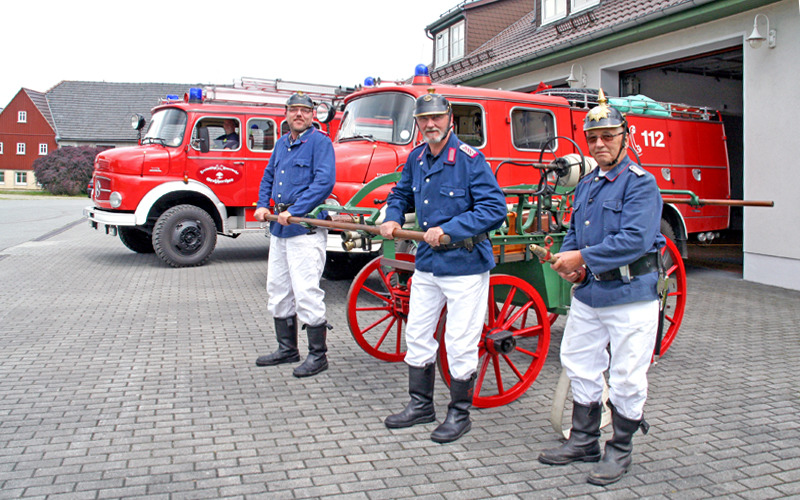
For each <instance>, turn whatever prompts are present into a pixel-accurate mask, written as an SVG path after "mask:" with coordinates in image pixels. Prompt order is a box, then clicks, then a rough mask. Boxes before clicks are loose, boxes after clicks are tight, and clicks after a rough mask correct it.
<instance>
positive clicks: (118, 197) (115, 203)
mask: <svg viewBox="0 0 800 500" xmlns="http://www.w3.org/2000/svg"><path fill="white" fill-rule="evenodd" d="M108 202H109V203H111V206H112V207H114V208H119V206H120V205H122V194H121V193H119V192H118V191H114V192H113V193H111V196H109V197H108Z"/></svg>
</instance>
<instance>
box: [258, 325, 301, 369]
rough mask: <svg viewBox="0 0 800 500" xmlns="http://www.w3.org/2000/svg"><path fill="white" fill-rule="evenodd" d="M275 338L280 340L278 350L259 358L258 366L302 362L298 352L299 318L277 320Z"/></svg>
mask: <svg viewBox="0 0 800 500" xmlns="http://www.w3.org/2000/svg"><path fill="white" fill-rule="evenodd" d="M275 337H276V338H277V339H278V350H277V351H275V352H273V353H272V354H267V355H265V356H259V357H258V359H257V360H256V365H258V366H273V365H280V364H283V363H296V362H297V361H300V353H298V352H297V316H292V317H290V318H275Z"/></svg>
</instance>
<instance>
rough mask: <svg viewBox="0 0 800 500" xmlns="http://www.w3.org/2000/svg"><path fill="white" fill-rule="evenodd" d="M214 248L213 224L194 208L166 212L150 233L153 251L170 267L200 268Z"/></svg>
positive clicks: (175, 208)
mask: <svg viewBox="0 0 800 500" xmlns="http://www.w3.org/2000/svg"><path fill="white" fill-rule="evenodd" d="M216 244H217V228H216V226H215V225H214V220H213V219H212V218H211V216H210V215H208V212H206V211H205V210H203V209H202V208H199V207H196V206H194V205H178V206H175V207H172V208H170V209H169V210H167V211H166V212H164V213H163V214H161V217H159V218H158V221H156V225H155V228H154V229H153V248H155V251H156V254H157V255H158V256H159V257H160V258H161V260H163V261H164V262H166V263H167V264H169V265H170V266H172V267H189V266H202V265H203V264H205V263H206V261H207V260H208V258H209V257H211V252H213V251H214V246H216Z"/></svg>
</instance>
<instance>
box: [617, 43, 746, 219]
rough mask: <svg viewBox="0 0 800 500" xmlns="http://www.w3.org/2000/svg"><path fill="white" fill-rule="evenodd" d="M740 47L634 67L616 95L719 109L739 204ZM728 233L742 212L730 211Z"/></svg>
mask: <svg viewBox="0 0 800 500" xmlns="http://www.w3.org/2000/svg"><path fill="white" fill-rule="evenodd" d="M742 73H743V54H742V46H741V45H738V46H735V47H730V48H727V49H722V50H716V51H713V52H706V53H703V54H698V55H695V56H691V57H685V58H681V59H675V60H672V61H667V62H663V63H658V64H653V65H648V66H643V67H639V68H633V69H630V70H626V71H621V72H620V73H619V78H620V82H619V84H620V85H619V88H620V95H623V96H624V95H637V94H642V95H646V96H647V97H650V98H652V99H655V100H657V101H666V102H678V103H685V104H689V105H693V106H708V107H711V108H714V109H716V110H719V112H720V114H721V115H722V120H723V122H724V124H725V132H726V135H727V138H728V141H727V143H728V163H729V165H730V182H731V186H730V188H731V197H732V198H734V199H742V197H743V193H744V191H743V189H742V168H743V162H744V160H743V128H742V127H743V116H744V111H743V109H744V108H743V100H742ZM730 227H731V229H733V230H739V231H740V230H741V229H742V209H741V208H733V209H731V226H730Z"/></svg>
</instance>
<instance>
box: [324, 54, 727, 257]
mask: <svg viewBox="0 0 800 500" xmlns="http://www.w3.org/2000/svg"><path fill="white" fill-rule="evenodd" d="M370 83H373V84H371V85H368V84H365V85H364V86H363V87H361V88H359V89H357V90H356V92H354V93H352V94H350V95H348V96H347V98H346V99H345V108H344V115H343V117H342V122H341V124H340V127H339V132H338V135H337V137H336V140H335V141H334V149H335V151H336V178H337V183H336V187H335V188H334V198H336V200H337V201H338V202H339V203H340V204H342V205H344V206H353V207H373V208H375V207H380V206H381V205H382V204H383V202H384V201H385V199H386V196H387V195H388V192H389V190H390V189H391V187H392V184H391V183H389V184H384V185H382V186H380V187H377V188H376V189H375V190H374V191H371V193H370V195H369V196H366V197H363V198H362V199H359V200H355V201H349V200H351V198H352V197H353V195H354V194H355V193H356V192H357V191H358V190H359V189H361V188H362V187H363V186H364V185H365V184H366V183H369V182H370V181H374V180H375V179H376V178H378V177H380V176H384V175H386V174H389V173H392V172H397V171H399V170H400V169H402V167H403V162H404V161H405V160H406V158H407V157H408V154H409V152H410V151H411V149H412V148H413V147H414V146H415V145H417V144H419V141H420V140H421V136H420V134H419V131H418V130H417V129H416V128H415V125H414V119H413V117H412V111H413V108H414V101H415V99H416V98H417V97H419V96H421V95H423V94H425V93H427V92H428V91H429V89H431V88H432V89H434V90H435V92H437V93H439V94H442V95H444V96H445V97H447V99H448V100H449V101H450V102H451V104H452V107H453V127H454V130H455V133H456V134H457V135H458V136H459V138H460V139H461V140H462V141H464V142H465V143H467V144H469V145H470V146H472V147H474V148H475V149H478V150H480V151H482V152H483V154H484V155H485V156H486V159H487V161H488V163H489V165H490V166H491V168H492V170H493V171H494V172H495V174H496V176H497V178H498V181H499V183H500V185H501V186H504V185H505V186H508V185H515V184H520V183H534V184H535V183H536V182H538V179H539V172H538V171H537V170H536V169H535V168H532V167H531V166H530V164H531V163H535V162H539V163H542V162H550V161H553V160H554V159H555V158H557V157H564V156H567V155H569V154H571V153H578V150H579V149H580V150H581V151H582V152H583V153H584V154H587V153H588V148H587V144H586V140H585V138H584V134H583V129H582V124H583V119H584V116H585V115H586V113H587V112H588V110H589V109H590V108H591V107H594V106H595V105H596V104H597V94H598V92H597V91H596V90H589V89H585V90H577V89H553V90H551V91H550V94H552V95H549V94H547V93H523V92H514V91H503V90H494V89H486V88H473V87H461V86H451V85H438V84H432V83H431V79H430V78H429V77H428V76H427V69H426V68H425V67H424V66H422V65H420V66H418V73H417V74H416V76H415V77H414V78H413V80H412V83H410V84H406V83H402V82H392V83H387V82H381V83H377V84H374V82H370ZM561 90H564V91H568V92H564V93H561ZM610 103H611V104H612V105H614V106H618V107H619V108H620V109H621V111H623V112H625V113H626V114H627V118H628V121H629V123H630V132H631V135H630V138H631V140H630V151H629V155H630V156H631V157H632V158H635V159H638V160H639V161H640V162H641V164H642V165H643V166H644V167H645V168H646V169H647V170H649V171H650V172H651V173H652V174H653V175H654V176H655V177H656V179H657V181H658V185H659V187H660V188H661V189H662V192H664V193H667V192H669V191H665V190H670V191H671V192H673V193H674V194H686V193H684V191H691V192H692V193H693V194H694V195H697V196H699V197H700V198H712V199H717V200H726V199H729V198H730V181H729V169H728V157H727V148H726V142H725V141H726V138H725V130H724V128H723V124H722V121H721V119H720V117H719V115H718V113H716V112H714V111H713V110H711V109H708V108H704V107H691V106H686V105H678V104H671V103H657V102H655V101H652V100H650V99H647V98H646V97H642V96H637V97H635V98H627V99H610ZM526 164H527V166H526ZM665 196H666V195H665ZM729 211H730V208H729V207H727V206H696V207H695V206H690V205H688V204H683V203H665V204H664V207H663V215H662V225H661V228H662V232H663V233H665V234H666V235H667V236H669V237H670V238H671V239H673V241H674V242H675V243H676V244H677V245H678V248H679V249H681V253H682V254H683V255H684V256H685V254H686V241H687V238H688V237H689V236H690V235H702V236H701V238H702V239H707V238H710V237H713V234H714V232H716V231H719V230H722V229H726V228H727V227H728V225H729V215H730V214H729ZM333 250H335V249H333V248H332V247H331V246H330V245H329V247H328V252H329V255H330V253H331V252H332V251H333ZM365 250H372V251H374V250H375V249H374V248H369V249H363V248H362V249H361V251H365ZM339 252H342V249H339ZM333 258H334V259H335V258H336V257H335V256H333ZM339 258H340V259H341V260H344V258H343V257H339Z"/></svg>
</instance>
